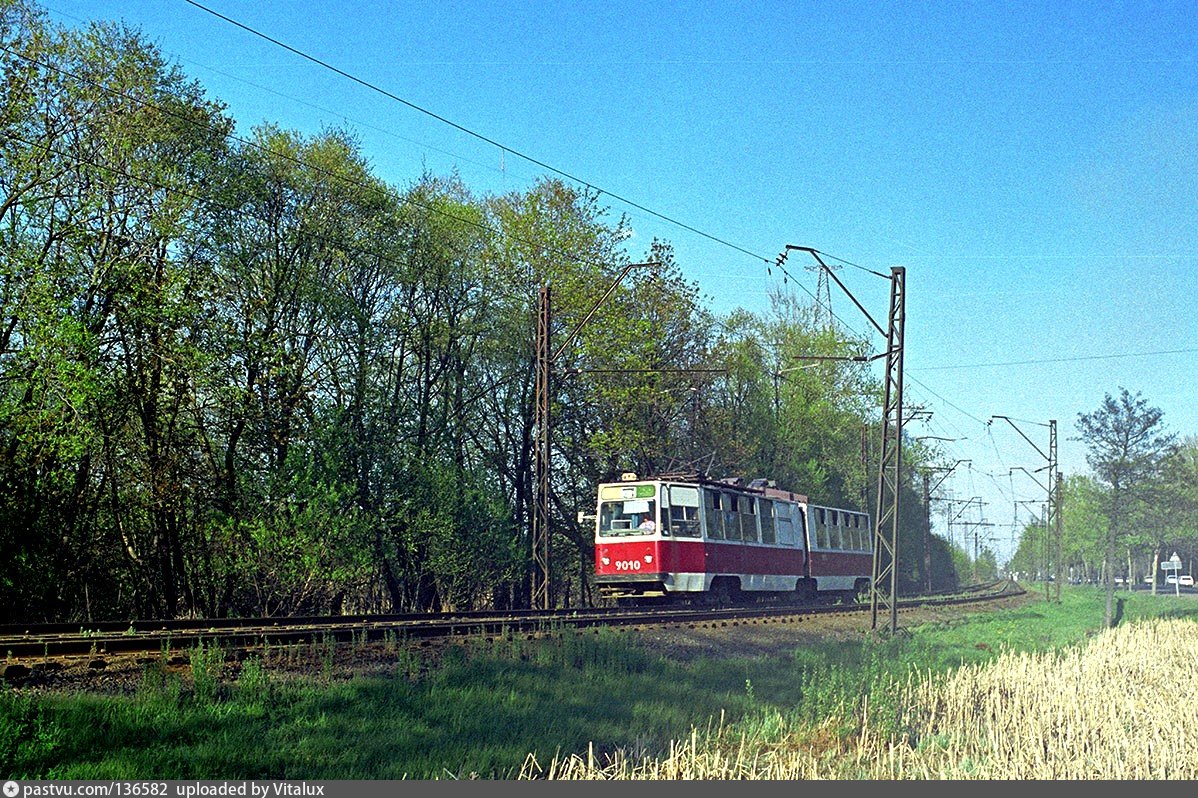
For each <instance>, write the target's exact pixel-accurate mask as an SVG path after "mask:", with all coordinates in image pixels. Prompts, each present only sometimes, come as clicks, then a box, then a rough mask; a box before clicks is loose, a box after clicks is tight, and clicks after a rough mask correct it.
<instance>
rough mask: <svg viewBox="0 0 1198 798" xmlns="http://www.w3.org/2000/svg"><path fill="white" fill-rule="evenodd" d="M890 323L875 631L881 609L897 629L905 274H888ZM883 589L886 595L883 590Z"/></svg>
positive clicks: (873, 590)
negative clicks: (887, 612) (881, 608)
mask: <svg viewBox="0 0 1198 798" xmlns="http://www.w3.org/2000/svg"><path fill="white" fill-rule="evenodd" d="M890 272H891V276H890V321H889V324H888V325H887V333H886V384H885V392H884V397H883V400H882V455H881V457H880V459H879V462H878V497H877V498H878V504H877V512H876V513H875V515H874V519H875V521H874V523H875V524H876V525H877V526H876V527H875V530H874V561H873V580H872V582H871V584H870V599H869V604H870V615H871V618H872V620H871V623H872V628H874V629H877V628H878V611H879V606H884V607H885V608H887V609H888V610H889V612H890V631H891V633H892V634H893V633H894V632H895V631H897V629H898V602H897V601H896V600H895V597H896V588H897V576H898V573H897V570H896V566H897V559H898V522H899V496H900V494H901V487H902V485H901V482H900V477H901V471H902V463H903V328H904V326H905V320H906V311H905V305H906V287H905V282H906V273H907V270H906V269H904V268H903V267H901V266H894V267H892V268H891V270H890ZM883 591H885V592H883Z"/></svg>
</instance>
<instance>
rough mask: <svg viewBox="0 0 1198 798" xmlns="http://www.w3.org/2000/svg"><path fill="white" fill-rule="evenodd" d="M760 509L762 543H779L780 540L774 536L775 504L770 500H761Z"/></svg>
mask: <svg viewBox="0 0 1198 798" xmlns="http://www.w3.org/2000/svg"><path fill="white" fill-rule="evenodd" d="M758 507H759V508H760V510H761V513H760V514H759V515H758V518H760V519H761V542H762V543H777V542H778V539H777V537H776V536H775V534H774V503H773V502H772V501H770V500H769V499H761V501H760V503H759V505H758Z"/></svg>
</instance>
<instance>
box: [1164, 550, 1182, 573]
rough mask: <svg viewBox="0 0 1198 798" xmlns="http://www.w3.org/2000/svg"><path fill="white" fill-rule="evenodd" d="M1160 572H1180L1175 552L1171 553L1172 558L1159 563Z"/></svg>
mask: <svg viewBox="0 0 1198 798" xmlns="http://www.w3.org/2000/svg"><path fill="white" fill-rule="evenodd" d="M1161 570H1162V571H1180V570H1181V558H1180V557H1178V556H1177V552H1173V556H1172V557H1170V558H1169V559H1167V560H1165V561H1164V562H1162V563H1161Z"/></svg>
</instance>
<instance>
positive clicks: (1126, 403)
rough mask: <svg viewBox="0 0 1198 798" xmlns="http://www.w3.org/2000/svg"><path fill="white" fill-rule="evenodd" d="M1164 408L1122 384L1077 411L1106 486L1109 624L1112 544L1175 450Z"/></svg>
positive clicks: (1090, 459) (1107, 616)
mask: <svg viewBox="0 0 1198 798" xmlns="http://www.w3.org/2000/svg"><path fill="white" fill-rule="evenodd" d="M1163 416H1164V414H1163V412H1162V411H1161V410H1160V409H1159V408H1156V407H1150V406H1149V405H1148V402H1147V400H1145V399H1143V398H1142V397H1141V396H1140V394H1139V393H1138V392H1137V393H1136V394H1135V395H1132V394H1131V393H1130V392H1129V391H1128V390H1127V389H1126V388H1120V391H1119V396H1118V397H1117V398H1116V397H1112V396H1111V395H1110V394H1107V395H1106V398H1105V399H1104V400H1103V402H1102V404H1101V405H1100V406H1099V407H1098V409H1097V410H1094V411H1092V412H1090V413H1079V414H1078V418H1077V429H1078V431H1079V432H1080V433H1081V437H1080V439H1081V440H1082V441H1083V442H1084V443H1085V444H1086V447H1087V449H1088V452H1087V454H1086V463H1087V464H1088V465H1089V466H1090V468H1092V469H1093V470H1094V474H1095V476H1096V478H1097V480H1098V482H1099V483H1100V484H1101V485H1103V487H1105V488H1106V490H1107V494H1106V502H1105V508H1104V509H1105V511H1106V515H1107V519H1108V521H1109V526H1108V527H1107V540H1106V553H1105V556H1104V560H1103V566H1104V568H1103V571H1104V573H1105V575H1106V611H1105V613H1104V621H1105V624H1106V625H1107V626H1110V625H1111V623H1112V619H1113V617H1114V603H1115V600H1114V593H1115V585H1114V581H1113V579H1112V576H1111V573H1112V569H1113V566H1114V562H1115V549H1116V545H1117V544H1118V542H1119V541H1120V539H1121V538H1122V537H1123V536H1125V535H1127V534H1128V532H1129V531H1130V530H1129V529H1128V526H1129V524H1128V521H1129V520H1130V518H1132V517H1133V516H1134V514H1135V513H1136V512H1137V510H1139V509H1140V505H1141V504H1142V502H1143V501H1144V498H1145V497H1146V495H1147V494H1148V493H1149V492H1150V491H1151V490H1152V489H1153V488H1154V486H1155V485H1156V484H1157V483H1158V481H1159V480H1160V478H1161V476H1162V470H1163V466H1164V465H1165V464H1166V463H1167V461H1168V459H1169V458H1170V457H1171V456H1173V454H1174V453H1175V452H1176V448H1177V447H1176V443H1175V439H1176V436H1175V435H1174V434H1172V433H1169V432H1166V431H1165V429H1164V426H1163V420H1162V419H1163Z"/></svg>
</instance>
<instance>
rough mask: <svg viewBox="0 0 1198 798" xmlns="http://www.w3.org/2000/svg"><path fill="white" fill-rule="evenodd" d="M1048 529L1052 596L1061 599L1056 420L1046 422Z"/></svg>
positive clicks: (1058, 472)
mask: <svg viewBox="0 0 1198 798" xmlns="http://www.w3.org/2000/svg"><path fill="white" fill-rule="evenodd" d="M1048 488H1049V489H1048V529H1045V532H1046V533H1047V532H1048V530H1049V529H1051V530H1052V560H1053V583H1054V585H1055V586H1054V587H1053V597H1054V599H1055V600H1056V601H1057V603H1058V604H1059V603H1060V601H1061V472H1060V471H1058V470H1057V422H1056V419H1050V420H1049V422H1048Z"/></svg>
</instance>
